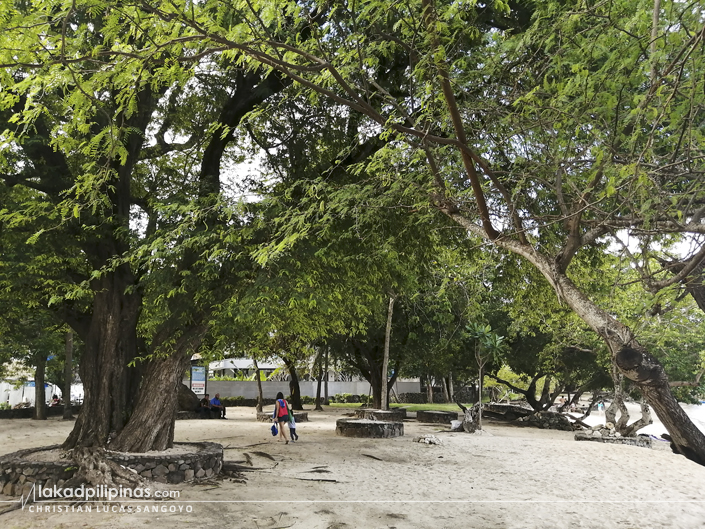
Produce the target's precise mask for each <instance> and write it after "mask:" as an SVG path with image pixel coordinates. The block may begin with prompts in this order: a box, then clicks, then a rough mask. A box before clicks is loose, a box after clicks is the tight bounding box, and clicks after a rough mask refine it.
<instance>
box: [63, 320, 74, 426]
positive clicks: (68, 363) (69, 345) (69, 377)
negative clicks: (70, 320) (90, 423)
mask: <svg viewBox="0 0 705 529" xmlns="http://www.w3.org/2000/svg"><path fill="white" fill-rule="evenodd" d="M65 356H66V358H65V360H64V395H63V397H64V419H66V420H68V419H73V411H72V408H71V382H73V331H67V332H66V352H65Z"/></svg>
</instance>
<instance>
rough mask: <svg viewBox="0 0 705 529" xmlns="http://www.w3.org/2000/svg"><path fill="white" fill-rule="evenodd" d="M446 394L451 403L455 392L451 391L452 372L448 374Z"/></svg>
mask: <svg viewBox="0 0 705 529" xmlns="http://www.w3.org/2000/svg"><path fill="white" fill-rule="evenodd" d="M448 393H449V399H450V400H449V401H453V400H454V399H455V390H454V389H453V372H452V371H451V372H450V373H448Z"/></svg>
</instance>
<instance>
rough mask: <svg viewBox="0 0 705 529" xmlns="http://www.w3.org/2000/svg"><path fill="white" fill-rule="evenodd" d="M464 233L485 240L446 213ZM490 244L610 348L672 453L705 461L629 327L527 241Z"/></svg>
mask: <svg viewBox="0 0 705 529" xmlns="http://www.w3.org/2000/svg"><path fill="white" fill-rule="evenodd" d="M448 215H449V216H450V217H451V218H452V219H454V220H455V221H456V222H457V223H458V224H460V225H461V226H463V227H464V228H466V229H467V230H468V231H469V232H471V233H473V234H475V235H479V236H480V237H482V238H485V239H487V238H488V236H487V234H486V233H485V231H484V230H483V229H482V227H480V226H478V225H476V224H474V223H473V222H471V221H469V220H468V219H467V218H465V217H464V216H462V215H459V214H456V213H448ZM492 242H493V244H495V245H497V246H499V247H501V248H504V249H506V250H508V251H510V252H512V253H515V254H517V255H520V256H522V257H524V258H525V259H526V260H527V261H529V262H530V263H531V264H532V265H534V266H535V267H536V269H537V270H538V271H539V272H541V274H542V275H543V276H544V277H545V278H546V280H547V281H548V282H549V284H550V285H551V287H552V288H553V289H554V290H555V291H556V294H557V295H558V296H559V298H560V299H562V300H563V301H565V303H566V304H567V305H568V306H569V307H570V308H571V309H572V310H573V311H574V312H575V313H576V314H577V315H578V317H580V318H581V319H582V320H583V321H584V322H585V323H587V324H588V326H589V327H590V328H592V329H593V330H594V331H595V332H597V333H598V334H599V335H600V336H601V337H602V338H603V340H605V342H606V343H607V345H608V346H609V349H610V351H611V354H612V362H613V364H614V365H615V366H616V367H617V368H618V369H619V371H620V372H621V373H622V374H623V375H624V376H625V377H627V378H628V379H629V380H631V381H632V382H634V384H635V385H636V386H637V387H638V388H639V390H640V391H641V394H642V395H643V396H644V399H645V400H646V402H647V403H648V404H649V405H650V406H651V407H652V408H653V409H654V411H655V412H656V415H657V417H658V418H659V419H660V420H661V422H662V423H663V425H664V426H665V427H666V429H667V430H668V432H669V434H670V436H669V437H670V439H671V442H672V447H673V449H674V451H676V452H678V453H681V454H683V455H685V456H686V457H688V458H689V459H691V460H693V461H696V462H698V463H700V464H705V435H704V434H703V433H702V432H701V431H700V430H699V429H698V428H697V427H696V426H695V425H694V424H693V422H692V421H691V420H690V418H689V417H688V415H687V414H686V413H685V411H683V408H681V407H680V405H679V404H678V401H676V399H675V397H674V396H673V394H672V393H671V389H670V387H669V383H668V377H667V376H666V372H665V370H664V369H663V366H662V365H661V364H660V363H659V362H658V360H656V358H654V357H653V356H652V355H651V354H649V352H648V351H647V350H646V349H645V348H644V347H643V346H642V345H641V344H640V343H639V342H638V341H637V339H636V338H635V336H634V334H633V333H632V332H631V330H630V329H629V328H628V327H627V326H626V325H624V324H623V323H621V322H619V321H617V320H616V319H614V318H613V317H612V316H611V315H610V314H609V313H607V312H606V311H605V310H603V309H601V308H600V307H598V306H597V305H596V304H595V303H593V302H592V301H590V299H588V297H587V296H586V295H585V294H584V293H583V292H582V291H581V290H580V289H578V287H576V286H575V284H574V283H573V282H572V281H571V280H570V278H569V277H568V276H567V275H566V274H565V273H563V272H562V271H561V270H560V269H559V263H558V262H556V260H555V259H550V258H549V257H548V256H546V255H543V254H540V253H538V252H537V251H536V250H535V249H534V248H533V247H532V246H531V245H529V244H525V243H521V242H519V241H516V240H512V239H509V238H498V239H494V240H493V241H492Z"/></svg>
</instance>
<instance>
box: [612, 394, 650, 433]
mask: <svg viewBox="0 0 705 529" xmlns="http://www.w3.org/2000/svg"><path fill="white" fill-rule="evenodd" d="M653 422H654V421H653V420H652V419H651V411H650V410H649V405H648V404H647V403H646V402H645V401H644V400H643V399H642V401H641V417H640V418H639V419H637V420H636V421H634V422H633V423H631V424H630V425H629V426H627V427H625V428H624V429H623V431H620V432H619V433H621V434H622V435H623V436H624V437H631V436H633V435H636V433H637V432H638V431H639V430H640V429H641V428H643V427H644V426H648V425H649V424H651V423H653Z"/></svg>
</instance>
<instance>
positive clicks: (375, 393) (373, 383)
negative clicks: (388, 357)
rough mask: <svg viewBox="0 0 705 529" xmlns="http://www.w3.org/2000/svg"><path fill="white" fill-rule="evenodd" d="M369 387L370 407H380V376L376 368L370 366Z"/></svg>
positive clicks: (378, 408)
mask: <svg viewBox="0 0 705 529" xmlns="http://www.w3.org/2000/svg"><path fill="white" fill-rule="evenodd" d="M370 367H371V369H370V380H369V382H370V387H371V388H372V408H373V409H375V410H381V409H382V377H381V376H380V375H381V373H380V371H379V370H378V369H374V366H372V365H371V366H370Z"/></svg>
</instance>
